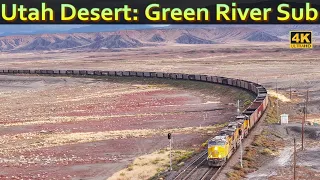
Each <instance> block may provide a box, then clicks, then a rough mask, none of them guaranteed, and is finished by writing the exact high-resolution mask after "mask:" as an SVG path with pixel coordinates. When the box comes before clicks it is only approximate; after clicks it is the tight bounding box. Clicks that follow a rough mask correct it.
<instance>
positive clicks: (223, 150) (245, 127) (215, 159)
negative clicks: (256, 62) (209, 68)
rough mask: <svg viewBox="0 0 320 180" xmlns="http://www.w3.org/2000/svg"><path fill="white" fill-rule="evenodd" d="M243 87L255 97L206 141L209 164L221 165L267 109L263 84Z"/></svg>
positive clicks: (213, 165) (266, 98)
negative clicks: (232, 119)
mask: <svg viewBox="0 0 320 180" xmlns="http://www.w3.org/2000/svg"><path fill="white" fill-rule="evenodd" d="M244 83H246V82H244ZM240 84H241V83H240ZM244 87H245V89H247V90H249V91H251V92H253V93H254V94H256V95H257V97H256V99H255V100H254V101H253V102H252V103H251V105H250V106H249V107H248V108H247V109H246V110H245V111H243V112H242V114H241V115H239V116H237V117H236V118H235V120H234V121H233V122H230V123H229V124H228V126H227V127H225V128H224V129H222V130H221V131H220V133H219V134H218V135H217V136H215V137H214V138H212V139H210V140H209V141H208V157H207V160H208V165H209V166H212V167H220V166H223V165H224V164H225V163H226V162H227V160H228V159H229V158H230V157H231V156H232V154H233V153H234V152H235V151H236V150H237V148H238V147H239V145H240V143H241V140H242V139H243V138H245V137H247V136H248V134H249V133H250V131H251V130H252V128H254V127H255V125H256V124H257V122H258V121H259V120H260V119H261V116H262V115H263V113H264V112H265V110H266V109H267V105H268V97H267V91H266V89H265V88H264V87H263V86H261V85H258V84H251V86H246V85H245V86H244Z"/></svg>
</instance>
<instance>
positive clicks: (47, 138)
mask: <svg viewBox="0 0 320 180" xmlns="http://www.w3.org/2000/svg"><path fill="white" fill-rule="evenodd" d="M223 126H224V124H222V125H221V124H220V125H215V126H206V127H186V128H174V129H142V130H122V131H106V132H86V133H61V132H59V133H54V132H51V133H23V134H16V135H11V136H2V137H1V140H2V143H4V144H5V145H4V146H3V148H1V150H0V154H9V153H10V152H14V151H15V150H17V149H20V150H21V151H27V150H31V149H36V148H43V147H54V146H61V145H66V144H77V143H85V142H95V141H102V140H109V139H126V138H143V137H152V136H155V135H158V136H165V135H167V134H168V133H169V132H170V133H174V134H190V133H202V134H203V133H208V134H211V133H213V132H215V131H217V130H219V128H222V127H223Z"/></svg>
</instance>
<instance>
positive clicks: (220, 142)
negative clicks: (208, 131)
mask: <svg viewBox="0 0 320 180" xmlns="http://www.w3.org/2000/svg"><path fill="white" fill-rule="evenodd" d="M222 145H225V141H209V146H222Z"/></svg>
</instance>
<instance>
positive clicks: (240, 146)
mask: <svg viewBox="0 0 320 180" xmlns="http://www.w3.org/2000/svg"><path fill="white" fill-rule="evenodd" d="M240 166H241V168H243V164H242V135H241V136H240Z"/></svg>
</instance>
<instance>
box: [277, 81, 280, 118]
mask: <svg viewBox="0 0 320 180" xmlns="http://www.w3.org/2000/svg"><path fill="white" fill-rule="evenodd" d="M276 94H277V121H278V122H280V121H279V96H278V78H277V81H276Z"/></svg>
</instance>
